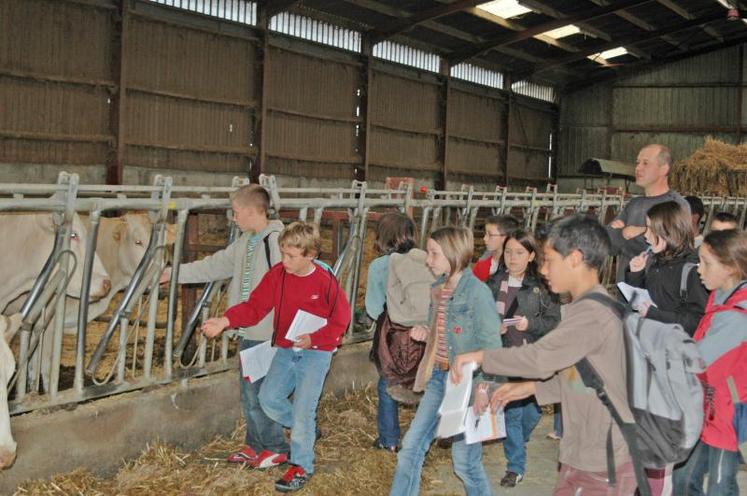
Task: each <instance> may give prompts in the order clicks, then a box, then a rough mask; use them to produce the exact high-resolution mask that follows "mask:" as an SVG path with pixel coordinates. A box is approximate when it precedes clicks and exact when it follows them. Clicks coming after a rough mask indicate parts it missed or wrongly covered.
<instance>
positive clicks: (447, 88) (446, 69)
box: [436, 58, 451, 190]
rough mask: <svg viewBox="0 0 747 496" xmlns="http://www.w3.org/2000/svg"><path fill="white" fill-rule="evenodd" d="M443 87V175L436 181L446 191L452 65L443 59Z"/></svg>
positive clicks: (440, 98)
mask: <svg viewBox="0 0 747 496" xmlns="http://www.w3.org/2000/svg"><path fill="white" fill-rule="evenodd" d="M440 73H441V74H440V78H441V86H440V91H439V96H438V106H439V115H440V117H441V122H440V127H441V142H440V146H439V155H440V156H439V161H440V162H441V174H440V177H439V178H438V180H437V181H436V189H441V190H445V189H446V181H447V180H448V177H449V168H448V160H449V95H450V93H451V64H449V62H448V61H447V60H446V59H444V58H442V59H441V68H440Z"/></svg>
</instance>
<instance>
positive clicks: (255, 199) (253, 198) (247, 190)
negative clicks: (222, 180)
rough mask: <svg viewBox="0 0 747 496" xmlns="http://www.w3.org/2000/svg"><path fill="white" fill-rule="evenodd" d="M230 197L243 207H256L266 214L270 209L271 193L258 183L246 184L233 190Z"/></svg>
mask: <svg viewBox="0 0 747 496" xmlns="http://www.w3.org/2000/svg"><path fill="white" fill-rule="evenodd" d="M229 198H230V199H231V201H232V202H236V203H238V204H239V205H241V206H242V207H254V208H256V209H257V210H258V211H260V212H264V213H265V215H267V213H268V212H269V211H270V194H269V193H268V192H267V190H266V189H264V188H263V187H262V186H260V185H258V184H245V185H244V186H241V187H240V188H239V189H237V190H235V191H232V192H231V194H230V195H229Z"/></svg>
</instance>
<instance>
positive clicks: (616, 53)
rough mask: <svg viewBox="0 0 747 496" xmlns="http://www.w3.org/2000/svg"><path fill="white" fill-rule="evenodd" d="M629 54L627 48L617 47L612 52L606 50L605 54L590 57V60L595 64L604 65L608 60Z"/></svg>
mask: <svg viewBox="0 0 747 496" xmlns="http://www.w3.org/2000/svg"><path fill="white" fill-rule="evenodd" d="M627 53H628V51H627V50H626V49H625V47H617V48H613V49H611V50H606V51H604V52H600V53H595V54H594V55H589V58H590V59H591V60H593V61H595V62H600V63H603V62H604V61H606V60H609V59H613V58H615V57H620V56H621V55H626V54H627Z"/></svg>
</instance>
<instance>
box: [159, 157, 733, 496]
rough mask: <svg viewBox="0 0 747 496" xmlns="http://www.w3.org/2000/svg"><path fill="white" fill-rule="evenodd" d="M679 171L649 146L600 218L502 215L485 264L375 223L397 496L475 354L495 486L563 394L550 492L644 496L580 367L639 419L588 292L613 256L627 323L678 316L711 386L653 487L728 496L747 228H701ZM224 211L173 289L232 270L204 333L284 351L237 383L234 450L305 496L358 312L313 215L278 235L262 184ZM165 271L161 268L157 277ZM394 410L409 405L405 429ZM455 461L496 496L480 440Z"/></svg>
mask: <svg viewBox="0 0 747 496" xmlns="http://www.w3.org/2000/svg"><path fill="white" fill-rule="evenodd" d="M671 168H672V159H671V154H670V152H669V149H668V148H667V147H666V146H664V145H658V144H653V145H648V146H646V147H644V148H643V149H641V151H640V153H639V154H638V158H637V162H636V183H637V184H638V185H639V186H641V187H642V188H643V191H644V195H643V196H640V197H636V198H633V199H632V200H631V201H630V202H628V203H627V204H626V206H625V207H624V208H623V210H622V211H621V212H620V213H619V215H618V216H617V217H616V218H615V219H613V220H612V221H611V222H610V223H609V224H608V225H606V226H605V225H602V224H601V223H600V222H598V221H597V220H596V219H595V218H593V217H589V216H586V215H573V216H570V217H564V218H560V219H557V220H554V221H551V222H549V223H547V224H545V225H544V226H542V227H541V228H540V229H539V230H538V231H537V232H534V233H532V232H528V231H526V230H524V229H521V228H520V224H519V222H518V221H517V220H516V219H514V218H512V217H510V216H494V217H489V218H488V219H487V220H486V221H485V223H484V225H483V226H482V232H481V233H480V234H482V236H483V240H484V242H485V248H486V250H485V253H484V254H483V255H482V256H481V257H480V258H479V260H477V261H476V262H473V254H474V239H473V233H472V232H471V231H469V230H467V229H466V228H462V227H454V226H449V227H442V228H440V229H437V230H435V231H433V232H432V233H430V235H429V237H428V239H427V240H426V243H425V248H426V250H425V252H422V251H421V250H419V249H417V248H416V229H415V224H414V223H413V221H412V219H410V218H409V217H408V216H406V215H404V214H401V213H390V214H386V215H383V216H382V217H381V218H380V220H379V222H378V224H377V235H376V248H377V250H378V251H379V253H380V256H379V257H378V258H376V259H375V260H373V261H372V262H371V264H370V266H369V269H368V279H367V287H366V294H365V307H366V312H367V313H368V315H369V316H370V317H371V318H372V319H374V320H375V321H376V324H375V329H376V331H375V337H374V343H373V347H372V352H371V356H372V359H373V361H374V362H375V364H376V366H377V369H378V371H379V375H380V379H379V382H378V387H377V390H378V397H379V398H378V399H379V403H378V414H377V428H378V438H377V439H376V440H375V442H374V445H373V449H382V450H388V451H390V452H392V453H393V454H396V457H397V465H396V470H395V474H394V477H393V481H392V485H391V492H390V494H391V495H392V496H409V495H412V496H415V495H417V494H419V490H420V481H421V472H422V467H423V463H424V460H425V456H426V454H427V452H428V450H429V449H430V447H431V445H432V444H433V442H434V440H435V438H436V432H437V428H438V422H439V408H440V406H441V402H442V400H443V397H444V394H445V391H446V388H447V383H448V381H452V382H453V383H458V382H460V381H461V380H463V377H462V373H461V371H462V365H463V364H465V363H468V362H474V363H476V364H477V366H478V369H477V370H476V371H475V373H474V377H473V392H472V398H471V408H473V409H474V412H475V413H476V414H481V413H483V412H484V411H485V410H486V409H490V410H491V411H492V412H497V411H498V410H499V409H503V412H504V418H505V424H506V438H505V439H504V440H503V449H504V453H505V456H506V461H507V464H506V469H505V474H504V475H503V476H502V478H501V479H500V485H501V486H503V487H507V488H510V487H514V486H516V485H517V484H518V483H520V482H521V481H522V479H523V478H524V477H525V474H526V473H527V470H528V467H527V452H526V445H527V443H528V441H529V438H530V435H531V433H532V431H533V429H534V428H535V427H536V425H537V424H538V422H539V420H540V416H541V411H540V408H539V405H552V404H559V405H560V408H559V411H560V412H562V415H561V417H562V422H561V423H562V436H559V435H560V432H557V433H554V435H556V436H557V437H561V439H560V447H559V448H560V449H559V460H558V461H559V465H558V467H559V472H558V476H557V483H556V486H555V489H554V492H553V494H554V495H558V496H565V495H568V496H570V495H578V494H583V495H597V494H598V495H621V496H622V495H626V496H627V495H633V494H636V490H637V487H638V484H639V482H637V480H636V476H635V473H634V463H633V460H631V456H630V451H629V449H628V445H627V444H626V441H625V440H624V438H623V435H622V433H621V431H620V429H619V428H618V426H617V425H616V423H615V422H614V421H613V419H612V417H611V414H610V411H609V410H608V408H607V407H605V405H604V404H603V403H602V401H600V399H599V398H598V397H597V395H596V394H595V392H594V390H593V389H590V388H588V387H586V385H585V384H584V382H583V381H582V379H581V377H580V375H579V373H578V371H577V369H576V364H578V363H579V361H580V360H582V359H586V360H588V362H589V363H590V364H591V365H592V366H593V368H594V369H595V370H596V372H597V374H598V375H599V377H600V378H601V380H602V381H603V383H604V386H605V390H606V392H607V395H608V397H609V400H610V401H611V403H612V404H613V405H614V406H615V407H616V409H617V411H619V412H620V416H621V417H622V418H623V420H626V421H631V419H632V414H631V410H630V408H629V406H628V405H629V402H628V389H627V385H626V366H627V364H626V355H625V341H624V335H623V323H622V321H621V318H620V315H619V314H618V313H616V312H614V311H613V309H611V308H610V307H609V306H607V305H604V304H601V303H600V302H599V301H598V298H594V297H593V295H594V294H601V295H608V294H609V293H608V291H607V289H605V287H604V286H603V285H602V284H601V281H600V275H601V272H602V268H603V265H604V264H606V263H608V260H609V258H610V256H611V255H617V256H618V258H617V260H618V266H617V280H618V281H625V282H627V283H628V284H630V285H632V286H637V287H639V288H645V289H647V290H648V293H649V295H650V301H649V302H647V303H642V304H640V305H637V306H636V308H635V310H636V311H637V312H638V314H639V315H640V316H641V317H645V318H646V319H652V320H655V321H658V322H663V323H672V324H679V325H681V327H682V329H684V331H685V332H686V333H687V334H689V335H690V336H692V338H693V339H694V341H695V342H696V345H697V348H698V351H699V352H700V355H701V357H702V359H703V362H704V366H705V372H703V373H702V374H700V376H699V379H700V381H701V382H702V384H703V388H704V391H705V393H706V394H705V398H706V400H705V401H704V406H703V408H704V422H703V427H702V433H701V435H700V440H699V441H698V442H697V444H696V445H695V446H694V448H693V449H692V451H691V452H690V454H689V456H688V457H687V458H686V459H684V460H681V461H680V463H677V464H674V463H672V464H667V465H666V466H663V467H656V468H647V470H646V477H647V485H648V486H649V489H650V494H654V495H657V496H659V495H662V496H666V495H670V494H676V495H701V494H706V495H709V496H713V495H719V496H732V495H733V496H736V495H738V494H739V489H738V487H737V471H738V469H739V465H740V463H744V460H740V454H739V450H738V440H737V429H738V428H739V426H738V424H736V423H735V422H734V415H735V409H736V407H737V405H738V404H740V403H744V402H745V401H747V345H746V344H745V343H746V342H747V234H745V232H744V231H743V229H742V228H743V226H739V225H738V221H737V219H735V218H732V217H730V214H726V213H722V214H719V215H717V216H716V219H715V220H714V221H713V222H712V223H711V225H710V230H709V232H708V233H707V234H706V235H705V236H704V237H703V236H702V235H701V234H700V230H701V227H702V226H701V220H702V218H703V213H704V211H703V204H702V202H700V200H698V199H697V198H695V197H688V198H687V199H684V198H682V197H681V196H680V195H679V194H677V193H676V192H674V191H671V190H670V189H669V186H668V180H667V176H668V174H669V172H670V170H671ZM231 205H232V209H233V212H234V221H235V223H236V224H237V226H238V227H239V228H240V229H241V231H242V233H243V234H242V235H241V236H240V237H239V238H238V239H237V240H236V241H234V242H233V243H231V244H230V245H229V246H228V247H227V248H225V249H224V250H222V251H219V252H217V253H215V254H214V255H212V256H209V257H206V258H204V259H202V260H200V261H197V262H192V263H188V264H183V265H181V266H180V267H179V270H178V282H179V283H195V282H205V281H211V280H221V279H226V278H231V282H230V286H229V290H228V298H229V306H230V308H229V309H228V310H227V311H226V312H225V314H224V315H223V316H222V317H218V318H212V319H209V320H207V321H206V322H204V324H203V326H202V331H203V333H204V334H205V335H206V336H208V337H215V336H218V335H219V334H220V333H221V332H223V331H224V330H225V329H228V328H232V329H238V334H239V336H240V337H241V341H240V348H241V349H242V350H243V349H247V348H250V347H253V346H257V345H259V344H261V343H263V342H265V341H268V340H271V343H272V346H273V347H274V348H276V349H277V351H276V353H275V356H274V358H273V360H272V364H271V365H270V368H269V371H268V372H267V375H266V376H265V377H264V379H262V380H260V381H255V382H249V381H245V380H241V381H240V390H241V404H242V410H243V414H244V416H245V418H246V426H247V429H246V439H245V446H244V447H243V448H242V449H240V450H239V451H237V452H236V453H233V454H231V455H230V456H229V458H228V461H229V462H236V463H244V464H246V465H247V466H249V467H252V468H257V469H264V468H269V467H273V466H277V465H280V464H286V463H287V464H288V469H287V471H286V472H285V474H284V475H283V476H282V477H281V478H280V479H279V480H277V481H276V482H275V488H276V490H278V491H281V492H290V491H296V490H299V489H301V488H302V487H304V486H305V485H306V484H307V483H308V482H309V480H310V479H311V477H312V475H313V473H314V443H315V441H316V439H317V437H318V435H319V430H318V427H317V425H316V409H317V405H318V402H319V398H320V395H321V392H322V388H323V385H324V380H325V377H326V375H327V372H328V370H329V367H330V363H331V360H332V356H333V353H334V351H335V350H336V349H337V348H338V347H339V346H340V345H341V342H342V337H343V335H344V333H345V330H346V329H347V327H348V324H349V322H350V319H351V310H350V305H349V303H348V301H347V298H346V295H345V293H344V291H343V289H342V288H341V287H340V286H339V284H338V282H337V280H336V279H335V277H334V275H333V274H332V273H331V271H330V270H329V268H328V267H326V266H325V265H324V264H322V263H321V262H319V261H317V260H316V257H317V255H318V253H319V249H320V246H319V245H320V238H319V232H318V230H317V228H316V227H315V226H314V225H313V224H309V223H304V222H294V223H292V224H290V225H288V226H287V227H285V228H284V227H283V225H282V223H280V222H279V221H270V220H269V218H268V211H269V208H270V198H269V195H268V194H267V192H266V191H265V190H264V189H262V188H261V187H259V186H256V185H249V186H243V187H241V188H239V189H238V190H236V191H235V192H234V193H233V194H232V195H231ZM717 222H718V223H720V224H721V225H720V226H717V225H716V223H717ZM716 227H722V228H724V229H723V230H716ZM426 268H427V270H425V269H426ZM171 275H172V274H171V271H170V270H169V269H167V270H166V271H164V274H163V275H162V278H161V280H162V282H165V281H168V280H169V279H170V277H171ZM561 303H563V305H561ZM406 304H409V305H410V307H407V311H403V305H406ZM299 310H303V311H306V312H309V313H312V314H314V315H316V316H318V317H322V318H324V319H326V324H325V325H324V326H323V327H321V328H320V329H318V330H317V331H315V332H313V333H309V334H303V335H301V336H299V337H298V338H297V339H296V340H294V341H291V340H289V339H287V338H286V333H287V331H288V329H289V327H290V326H291V323H292V321H293V319H294V316H295V315H296V313H297V312H298V311H299ZM291 395H292V399H290V398H291ZM400 403H417V404H418V406H417V411H416V413H415V417H414V418H413V420H412V422H411V423H410V425H409V427H408V428H407V431H406V432H405V434H404V437H402V435H401V432H400V422H399V416H398V413H399V404H400ZM284 428H287V429H290V442H288V441H287V440H286V437H285V435H284ZM556 430H558V431H560V430H561V429H560V426H558V427H557V428H556ZM451 452H452V462H453V470H454V472H455V474H456V475H457V477H458V478H459V479H460V480H461V481H462V483H463V485H464V490H465V492H466V494H468V495H490V494H493V490H492V487H491V483H490V479H489V477H488V475H487V473H486V471H485V469H484V467H483V463H482V444H481V443H479V442H477V443H471V444H467V443H466V442H465V439H464V436H463V435H459V436H455V437H453V438H452V439H451ZM610 459H612V460H613V461H614V463H613V464H612V467H613V468H612V469H611V468H610V464H609V463H608V461H609V460H610ZM706 476H707V477H706ZM639 479H640V478H639ZM704 485H705V487H704Z"/></svg>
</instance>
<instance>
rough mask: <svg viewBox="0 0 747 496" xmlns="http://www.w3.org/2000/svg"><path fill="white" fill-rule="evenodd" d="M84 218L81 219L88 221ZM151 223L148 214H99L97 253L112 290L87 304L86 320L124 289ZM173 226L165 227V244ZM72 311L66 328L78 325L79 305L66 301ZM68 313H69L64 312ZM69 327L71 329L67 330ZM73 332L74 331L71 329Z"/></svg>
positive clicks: (143, 248)
mask: <svg viewBox="0 0 747 496" xmlns="http://www.w3.org/2000/svg"><path fill="white" fill-rule="evenodd" d="M87 221H88V220H87V219H86V218H85V217H84V218H83V222H86V223H87ZM152 228H153V224H152V223H151V221H150V219H149V218H148V215H147V214H142V213H128V214H125V215H123V216H122V217H111V218H109V217H102V218H101V219H100V221H99V234H98V239H97V240H96V255H98V257H99V258H100V259H101V262H102V263H103V265H104V268H105V269H106V272H107V274H109V277H110V278H111V291H110V292H109V294H108V295H106V296H105V297H104V298H101V299H100V300H98V301H96V302H93V303H89V305H88V321H89V322H90V321H91V320H93V319H95V318H96V317H98V316H99V315H102V314H103V313H104V312H106V310H107V308H109V303H110V302H111V300H112V298H113V297H114V295H115V294H116V293H117V292H119V291H122V290H124V289H125V288H126V287H127V285H128V284H129V283H130V280H131V279H132V276H134V275H135V271H136V270H137V268H138V265H140V261H141V260H142V259H143V256H144V255H145V251H146V249H147V248H148V243H150V235H151V231H152ZM174 228H175V225H173V224H169V225H167V226H166V244H167V245H170V244H173V243H174ZM67 305H68V306H70V307H71V308H73V309H74V310H75V313H74V315H73V316H72V317H73V318H72V319H69V318H68V319H66V321H65V328H66V329H68V328H73V329H74V328H76V327H77V312H78V304H77V301H76V302H71V301H68V302H67ZM66 314H67V315H68V316H70V315H71V314H70V312H66ZM70 330H72V329H70ZM73 332H74V331H73Z"/></svg>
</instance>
